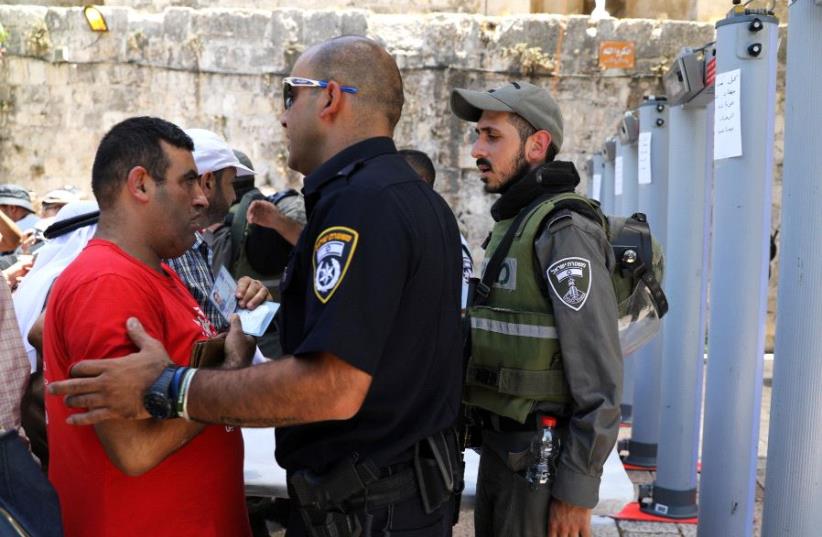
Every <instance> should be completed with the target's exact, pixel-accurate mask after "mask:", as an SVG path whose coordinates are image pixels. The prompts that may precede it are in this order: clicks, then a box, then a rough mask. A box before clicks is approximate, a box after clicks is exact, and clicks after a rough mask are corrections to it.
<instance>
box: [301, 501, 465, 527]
mask: <svg viewBox="0 0 822 537" xmlns="http://www.w3.org/2000/svg"><path fill="white" fill-rule="evenodd" d="M453 502H454V500H453V498H452V499H451V501H449V502H447V503H446V504H445V505H443V506H442V507H440V508H439V509H437V510H436V511H434V512H433V513H431V514H430V515H427V514H425V511H424V510H423V507H422V501H421V500H420V499H419V498H416V497H415V498H411V499H410V500H406V501H404V502H398V503H395V504H391V505H388V506H385V507H380V508H377V509H374V508H369V509H368V510H367V511H361V512H358V513H356V514H357V517H358V518H359V519H360V524H361V525H362V528H363V534H362V537H451V522H452V520H453V513H454V506H453ZM285 535H286V537H307V536H308V535H309V534H308V533H307V532H306V528H305V526H304V524H303V520H302V517H301V516H300V512H299V510H298V509H297V508H296V505H295V504H292V508H291V514H290V517H289V521H288V528H287V529H286V533H285Z"/></svg>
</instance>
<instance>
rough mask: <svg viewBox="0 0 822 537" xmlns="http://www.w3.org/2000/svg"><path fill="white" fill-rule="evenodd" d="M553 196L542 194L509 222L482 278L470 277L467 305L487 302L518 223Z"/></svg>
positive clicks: (480, 304)
mask: <svg viewBox="0 0 822 537" xmlns="http://www.w3.org/2000/svg"><path fill="white" fill-rule="evenodd" d="M554 196H556V194H544V195H542V196H540V197H538V198H537V199H535V200H534V201H532V202H531V203H530V204H529V205H527V206H526V207H524V208H522V209H520V211H519V213H517V216H516V218H515V219H514V222H513V223H512V224H511V227H509V228H508V231H506V232H505V236H504V237H502V240H501V241H500V243H499V246H497V248H496V250H494V253H493V254H491V258H490V259H489V260H488V263H487V264H486V265H485V272H483V273H482V279H477V278H471V280H472V282H473V283H474V285H473V287H474V289H473V293H469V301H468V305H469V306H483V305H485V304H487V303H488V296H489V295H490V294H491V286H492V285H494V282H496V281H497V278H499V273H500V271H501V270H502V262H503V260H504V259H505V256H506V255H508V250H510V249H511V244H512V243H513V242H514V235H516V234H517V230H518V229H519V227H520V225H522V221H523V220H525V218H526V217H527V216H528V215H529V214H531V211H533V210H534V209H536V208H537V207H539V206H540V205H542V204H543V203H544V202H546V201H548V200H549V199H551V198H552V197H554Z"/></svg>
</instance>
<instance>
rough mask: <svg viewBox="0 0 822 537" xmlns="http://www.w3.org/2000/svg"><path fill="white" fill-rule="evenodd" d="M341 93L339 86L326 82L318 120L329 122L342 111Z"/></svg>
mask: <svg viewBox="0 0 822 537" xmlns="http://www.w3.org/2000/svg"><path fill="white" fill-rule="evenodd" d="M342 105H343V91H342V89H340V85H339V84H338V83H337V82H335V81H333V80H329V81H328V86H327V87H326V88H325V91H324V101H323V109H322V110H321V111H320V118H321V119H326V120H331V119H333V118H334V117H335V116H336V115H337V114H339V113H340V111H341V110H342Z"/></svg>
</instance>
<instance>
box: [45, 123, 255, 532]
mask: <svg viewBox="0 0 822 537" xmlns="http://www.w3.org/2000/svg"><path fill="white" fill-rule="evenodd" d="M192 150H193V144H192V141H191V139H190V138H189V137H188V136H187V135H186V134H185V133H184V132H183V131H182V130H180V129H179V128H178V127H176V126H175V125H173V124H171V123H168V122H166V121H163V120H161V119H157V118H149V117H141V118H131V119H128V120H126V121H123V122H122V123H119V124H118V125H116V126H115V127H113V128H112V129H111V131H109V132H108V133H107V134H106V136H105V137H104V138H103V140H102V142H101V143H100V147H99V148H98V150H97V155H96V157H95V161H94V167H93V170H92V189H93V190H94V195H95V197H96V198H97V201H98V203H99V205H100V220H99V224H98V231H97V234H96V235H95V238H94V239H93V240H92V241H90V242H89V244H88V246H87V247H86V249H85V250H84V251H83V252H82V253H81V254H80V256H79V257H78V258H77V259H76V260H75V261H74V262H73V263H72V264H71V265H69V266H68V267H67V268H66V270H65V271H64V272H63V274H62V275H61V276H60V278H59V279H58V280H57V282H56V283H55V285H54V288H53V290H52V292H51V296H50V297H49V302H48V313H47V315H46V326H45V332H44V362H45V378H46V382H52V381H56V380H61V379H65V378H68V377H69V372H70V370H71V367H72V365H73V364H74V363H76V362H78V361H80V360H83V359H84V358H92V357H95V358H98V357H112V356H123V355H126V354H129V353H132V352H133V351H134V350H135V347H134V345H133V344H132V343H131V341H130V340H129V338H128V336H127V334H126V331H125V322H126V319H128V318H129V317H139V318H140V320H141V321H142V323H143V326H144V328H145V329H146V331H147V332H148V333H150V334H152V336H154V337H155V338H157V339H159V340H160V341H162V342H163V345H164V346H165V347H166V348H167V349H168V350H169V353H170V356H171V359H172V360H173V361H174V362H175V363H177V364H179V365H188V363H189V359H190V355H191V350H192V346H193V345H194V343H195V342H196V341H198V340H201V339H205V338H208V337H211V336H213V335H215V334H214V329H213V327H212V326H211V323H210V322H209V321H208V319H207V318H206V317H205V315H204V314H203V312H202V311H201V310H200V308H199V307H198V305H197V303H196V302H195V301H194V299H193V298H192V296H191V295H190V294H189V292H188V290H187V289H186V287H185V286H184V284H183V283H182V281H181V280H180V279H179V277H178V276H177V275H176V274H175V273H174V272H173V271H171V270H170V269H169V268H168V267H167V266H166V265H165V264H164V263H162V262H161V260H162V259H166V258H172V257H176V256H178V255H180V254H181V253H182V252H184V251H185V250H186V249H188V248H189V247H190V246H191V244H192V242H193V240H194V230H195V229H196V228H197V227H198V224H199V218H200V217H201V216H202V212H203V210H204V209H205V208H206V207H207V206H208V202H207V201H206V198H205V195H204V193H203V190H202V188H201V186H200V184H199V181H198V173H197V169H196V167H195V164H194V160H193V158H192V153H191V152H192ZM251 350H253V347H249V346H248V343H247V341H246V340H245V338H244V337H243V336H242V334H241V331H240V329H239V322H238V321H237V319H236V318H234V319H233V320H232V328H231V331H230V332H229V335H228V337H227V341H226V367H232V366H239V365H242V364H244V363H245V361H246V360H247V359H248V357H249V356H250V351H251ZM46 409H47V412H48V416H49V420H48V436H49V446H50V448H51V453H50V456H51V464H50V466H49V478H50V479H51V481H52V482H53V483H54V486H55V488H56V489H57V492H58V494H59V496H60V504H61V507H62V512H63V524H64V527H65V534H66V536H67V537H79V536H95V537H105V536H117V537H121V536H131V535H133V536H135V537H136V536H152V537H159V536H169V537H171V536H175V537H176V536H179V535H197V536H198V537H206V536H213V537H223V536H228V535H231V536H249V535H250V533H251V532H250V528H249V524H248V516H247V513H246V508H245V499H244V491H243V440H242V436H241V434H240V430H239V429H235V428H233V427H224V426H203V425H201V424H197V423H192V422H188V421H184V420H169V421H157V420H153V419H149V420H138V421H128V420H108V421H104V422H101V423H99V424H97V425H95V426H94V427H81V428H78V427H72V426H69V425H67V424H66V418H67V417H68V416H69V415H70V414H72V413H74V412H75V411H74V410H71V409H69V408H68V407H66V405H65V403H64V402H63V399H62V398H59V397H48V398H47V399H46Z"/></svg>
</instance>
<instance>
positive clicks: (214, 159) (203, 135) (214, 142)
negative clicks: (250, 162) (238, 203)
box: [185, 129, 254, 177]
mask: <svg viewBox="0 0 822 537" xmlns="http://www.w3.org/2000/svg"><path fill="white" fill-rule="evenodd" d="M185 133H186V134H188V136H189V137H190V138H191V140H192V141H193V142H194V163H195V164H196V165H197V173H199V174H200V175H203V174H204V173H207V172H216V171H219V170H222V169H224V168H229V167H234V168H236V169H237V177H244V176H247V175H254V170H252V169H251V168H249V167H247V166H244V165H243V164H242V163H241V162H240V161H239V160H238V159H237V156H236V155H235V154H234V151H232V150H231V147H229V145H228V143H227V142H226V141H225V140H223V138H222V137H221V136H220V135H219V134H217V133H216V132H211V131H209V130H206V129H188V130H186V131H185Z"/></svg>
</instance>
